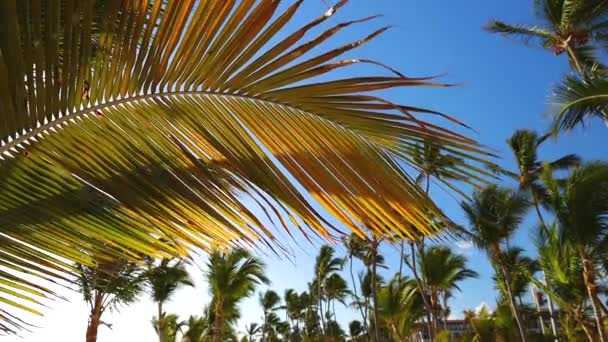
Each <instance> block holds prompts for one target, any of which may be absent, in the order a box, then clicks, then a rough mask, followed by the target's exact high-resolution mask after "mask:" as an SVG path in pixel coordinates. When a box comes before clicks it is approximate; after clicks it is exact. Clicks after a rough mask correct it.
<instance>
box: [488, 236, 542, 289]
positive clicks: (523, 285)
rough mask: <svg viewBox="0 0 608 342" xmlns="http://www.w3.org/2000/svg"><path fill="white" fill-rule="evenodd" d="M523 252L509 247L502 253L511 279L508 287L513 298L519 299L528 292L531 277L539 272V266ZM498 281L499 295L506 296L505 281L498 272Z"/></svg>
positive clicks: (517, 248)
mask: <svg viewBox="0 0 608 342" xmlns="http://www.w3.org/2000/svg"><path fill="white" fill-rule="evenodd" d="M523 253H524V250H523V249H521V248H519V247H509V248H506V249H505V250H504V251H503V258H502V259H503V262H504V263H505V265H507V268H508V269H509V276H510V279H511V283H510V287H511V291H512V293H513V296H515V297H516V298H521V297H522V296H523V295H524V294H525V293H526V292H527V290H528V287H529V285H530V281H531V278H530V276H531V275H534V274H535V273H536V272H538V271H540V264H539V263H538V261H537V260H534V259H532V258H530V257H528V256H525V255H524V254H523ZM496 279H497V280H498V288H499V289H500V291H501V293H503V294H505V296H506V293H507V292H506V286H505V279H504V277H503V275H502V274H501V273H500V271H499V272H497V274H496Z"/></svg>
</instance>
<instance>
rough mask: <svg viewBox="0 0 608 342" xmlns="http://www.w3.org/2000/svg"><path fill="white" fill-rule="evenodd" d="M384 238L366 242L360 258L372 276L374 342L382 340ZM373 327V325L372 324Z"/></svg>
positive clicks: (376, 237)
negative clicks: (380, 286) (380, 269)
mask: <svg viewBox="0 0 608 342" xmlns="http://www.w3.org/2000/svg"><path fill="white" fill-rule="evenodd" d="M382 241H383V240H382V238H379V237H378V236H376V235H373V236H372V237H371V238H370V239H369V240H368V241H366V243H365V245H364V249H363V253H362V255H361V256H360V258H361V260H362V261H363V264H364V265H365V267H367V269H368V271H369V274H370V276H371V279H370V285H371V298H372V313H373V315H372V318H373V319H374V324H373V328H374V333H373V335H372V336H373V340H374V341H376V342H378V341H379V339H380V331H379V329H380V326H379V324H378V283H379V281H378V279H379V276H378V267H383V265H382V264H383V262H384V257H383V256H382V254H380V245H381V244H382ZM370 326H371V323H370Z"/></svg>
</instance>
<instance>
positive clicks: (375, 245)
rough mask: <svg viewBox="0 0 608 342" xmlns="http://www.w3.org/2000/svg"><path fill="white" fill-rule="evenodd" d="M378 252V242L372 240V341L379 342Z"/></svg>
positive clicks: (374, 238) (374, 239)
mask: <svg viewBox="0 0 608 342" xmlns="http://www.w3.org/2000/svg"><path fill="white" fill-rule="evenodd" d="M377 252H378V240H377V239H376V237H375V236H374V237H373V240H372V300H373V303H372V304H373V305H374V341H376V342H379V341H380V339H379V338H380V331H379V327H378V293H377V284H376V253H377Z"/></svg>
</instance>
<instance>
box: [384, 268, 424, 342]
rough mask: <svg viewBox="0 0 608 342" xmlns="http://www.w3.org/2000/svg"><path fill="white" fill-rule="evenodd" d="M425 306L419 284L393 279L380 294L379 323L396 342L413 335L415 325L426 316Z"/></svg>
mask: <svg viewBox="0 0 608 342" xmlns="http://www.w3.org/2000/svg"><path fill="white" fill-rule="evenodd" d="M424 311H425V310H424V305H423V302H422V295H421V292H420V289H419V287H418V284H417V283H416V282H415V281H412V280H407V279H399V278H398V277H395V278H393V279H392V280H391V281H390V282H389V283H388V284H387V285H386V286H382V287H380V290H379V293H378V314H379V320H378V322H381V323H383V324H384V325H385V326H386V327H387V328H388V329H389V331H390V333H391V336H392V337H393V339H394V340H395V341H405V340H406V339H407V338H408V337H409V336H411V335H412V333H413V329H414V324H415V322H416V321H418V320H419V319H420V318H422V317H423V316H424Z"/></svg>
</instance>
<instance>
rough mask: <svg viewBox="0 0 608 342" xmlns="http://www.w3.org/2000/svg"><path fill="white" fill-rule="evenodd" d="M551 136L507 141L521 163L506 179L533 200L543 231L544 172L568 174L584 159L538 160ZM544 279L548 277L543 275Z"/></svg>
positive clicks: (527, 133) (518, 135) (523, 134)
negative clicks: (561, 171) (541, 148)
mask: <svg viewBox="0 0 608 342" xmlns="http://www.w3.org/2000/svg"><path fill="white" fill-rule="evenodd" d="M549 136H550V134H545V135H542V136H539V135H538V133H536V132H535V131H533V130H527V129H522V130H517V131H515V133H513V135H511V137H510V138H509V139H508V140H507V144H508V145H509V147H510V149H511V152H512V153H513V156H514V157H515V161H516V162H517V168H518V172H508V171H507V172H505V174H506V175H508V176H510V177H512V178H514V179H516V180H517V182H518V184H519V189H520V190H522V191H526V192H528V193H529V194H530V196H531V197H532V203H533V204H534V209H535V210H536V215H537V216H538V219H539V220H540V223H541V228H542V229H547V227H546V223H545V220H544V218H543V215H542V214H541V210H540V207H541V202H542V203H543V204H544V202H546V189H545V187H544V185H543V183H542V181H541V179H540V178H541V175H542V173H543V170H545V169H546V168H550V169H551V170H554V171H556V170H566V169H569V168H572V167H574V166H576V165H578V164H580V158H579V157H578V156H577V155H575V154H568V155H565V156H563V157H560V158H558V159H556V160H553V161H550V162H543V161H541V160H539V158H538V148H539V147H540V145H541V144H542V143H544V142H545V141H546V140H547V139H548V138H549ZM543 278H545V277H544V273H543ZM548 301H549V303H548V304H549V305H548V306H549V314H550V319H551V330H552V332H553V335H554V336H557V325H556V324H555V317H554V316H555V315H554V312H553V311H554V310H553V301H552V300H551V298H548Z"/></svg>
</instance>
